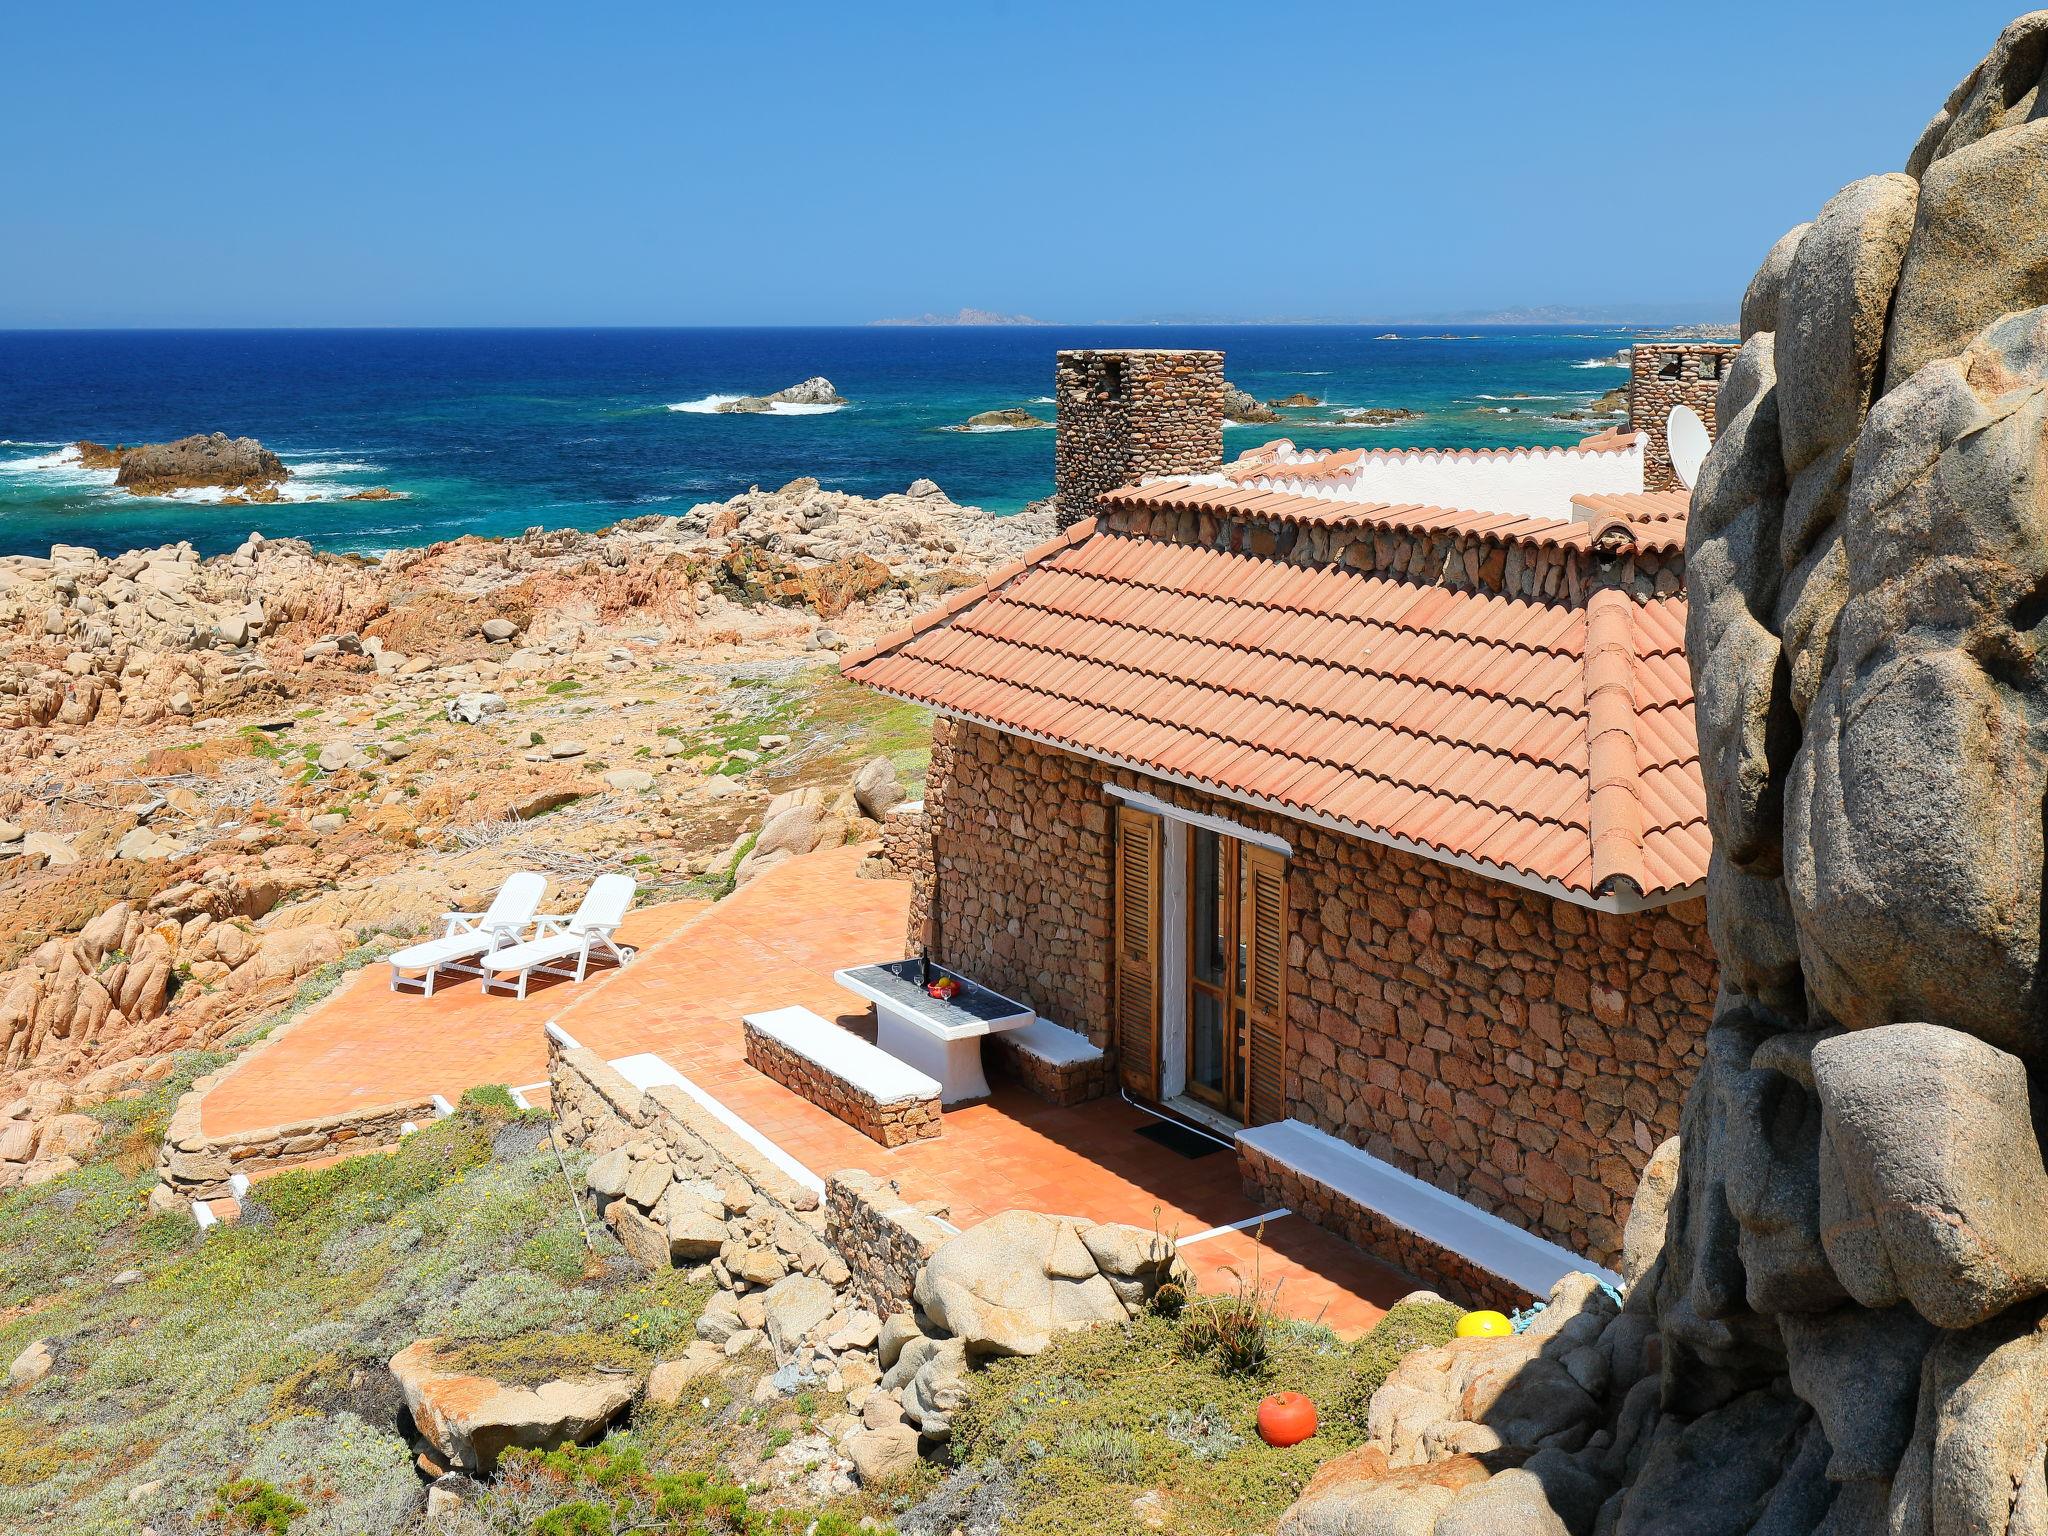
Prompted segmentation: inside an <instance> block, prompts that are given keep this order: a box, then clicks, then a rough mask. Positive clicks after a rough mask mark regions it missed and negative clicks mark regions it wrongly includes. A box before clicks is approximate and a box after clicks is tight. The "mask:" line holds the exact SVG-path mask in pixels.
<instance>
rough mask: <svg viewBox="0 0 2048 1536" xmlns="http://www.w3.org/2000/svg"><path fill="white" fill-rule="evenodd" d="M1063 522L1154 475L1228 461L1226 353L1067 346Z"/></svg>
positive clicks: (1059, 392) (1059, 464)
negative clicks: (1070, 348) (1108, 494)
mask: <svg viewBox="0 0 2048 1536" xmlns="http://www.w3.org/2000/svg"><path fill="white" fill-rule="evenodd" d="M1053 397H1054V399H1055V400H1056V401H1057V402H1058V415H1059V432H1058V444H1057V447H1056V448H1055V450H1054V455H1055V458H1054V470H1053V489H1054V494H1055V496H1056V497H1057V499H1058V502H1059V525H1060V526H1061V527H1062V528H1065V527H1067V526H1069V525H1070V524H1073V523H1078V522H1079V521H1081V519H1083V518H1084V517H1088V516H1091V515H1092V514H1093V513H1094V510H1095V498H1096V497H1098V496H1100V495H1101V494H1102V493H1103V492H1104V491H1110V490H1114V489H1116V487H1118V486H1120V485H1128V484H1130V483H1131V482H1132V481H1134V480H1138V479H1140V478H1142V477H1143V476H1146V475H1187V474H1208V473H1211V472H1213V471H1215V470H1218V469H1221V468H1222V467H1223V354H1222V353H1221V352H1194V351H1169V350H1160V349H1154V348H1138V347H1131V348H1114V349H1109V350H1095V349H1089V350H1086V351H1075V352H1062V353H1060V354H1059V358H1058V361H1057V363H1056V364H1055V367H1054V387H1053Z"/></svg>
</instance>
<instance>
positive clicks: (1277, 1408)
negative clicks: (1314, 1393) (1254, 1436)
mask: <svg viewBox="0 0 2048 1536" xmlns="http://www.w3.org/2000/svg"><path fill="white" fill-rule="evenodd" d="M1315 1432H1316V1405H1315V1404H1314V1403H1312V1402H1310V1401H1309V1400H1308V1399H1307V1398H1306V1397H1304V1396H1302V1395H1301V1393H1299V1392H1276V1393H1274V1394H1273V1395H1272V1396H1271V1397H1269V1398H1267V1399H1266V1400H1265V1401H1264V1402H1262V1403H1260V1404H1259V1438H1260V1439H1261V1440H1263V1441H1265V1442H1266V1444H1268V1445H1299V1444H1301V1442H1302V1441H1304V1440H1306V1439H1307V1438H1308V1437H1309V1436H1310V1435H1313V1434H1314V1433H1315Z"/></svg>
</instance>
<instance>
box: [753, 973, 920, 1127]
mask: <svg viewBox="0 0 2048 1536" xmlns="http://www.w3.org/2000/svg"><path fill="white" fill-rule="evenodd" d="M743 1023H744V1029H745V1034H746V1043H747V1064H748V1065H749V1066H751V1067H753V1068H754V1069H755V1070H756V1071H758V1072H763V1073H766V1074H767V1075H768V1076H769V1077H772V1078H774V1079H775V1081H777V1082H778V1083H780V1084H782V1085H783V1087H785V1088H787V1089H789V1090H790V1091H791V1092H792V1093H796V1094H799V1095H801V1096H802V1097H803V1098H806V1099H809V1100H810V1101H811V1102H812V1103H813V1104H815V1105H817V1106H818V1107H819V1108H820V1109H822V1110H825V1111H826V1112H827V1113H828V1114H831V1115H833V1116H835V1117H836V1118H838V1119H840V1120H844V1121H845V1122H846V1123H847V1124H848V1125H850V1126H852V1127H853V1128H854V1129H855V1130H857V1131H859V1132H861V1133H862V1134H863V1135H865V1136H870V1137H872V1138H873V1139H874V1140H876V1141H878V1142H880V1143H881V1144H882V1145H883V1146H885V1147H900V1146H902V1145H904V1144H905V1143H906V1142H911V1141H917V1140H920V1139H926V1138H930V1137H933V1136H936V1135H938V1134H939V1128H940V1122H939V1091H940V1090H939V1083H938V1080H937V1079H936V1078H933V1077H928V1076H927V1075H926V1074H924V1073H922V1072H920V1071H918V1070H917V1069H916V1068H915V1067H911V1066H907V1065H905V1064H904V1063H903V1062H900V1061H898V1060H897V1059H896V1058H895V1057H893V1056H891V1055H889V1054H888V1053H886V1052H884V1051H881V1050H878V1049H877V1048H876V1047H874V1046H872V1045H870V1044H869V1043H868V1042H867V1041H865V1040H863V1039H861V1038H860V1036H858V1035H855V1034H849V1033H848V1032H847V1031H846V1030H843V1029H841V1028H840V1027H839V1026H838V1025H837V1024H834V1023H833V1022H832V1021H831V1020H830V1019H826V1018H821V1017H819V1016H818V1015H817V1014H815V1013H813V1012H811V1010H810V1009H808V1008H776V1009H773V1010H771V1011H769V1012H767V1013H750V1014H747V1015H746V1016H745V1019H744V1021H743Z"/></svg>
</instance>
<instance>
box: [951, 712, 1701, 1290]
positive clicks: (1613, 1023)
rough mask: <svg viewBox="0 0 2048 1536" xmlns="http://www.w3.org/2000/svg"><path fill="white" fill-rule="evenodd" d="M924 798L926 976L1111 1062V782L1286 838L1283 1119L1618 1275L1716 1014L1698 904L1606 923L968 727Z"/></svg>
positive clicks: (1546, 900)
mask: <svg viewBox="0 0 2048 1536" xmlns="http://www.w3.org/2000/svg"><path fill="white" fill-rule="evenodd" d="M932 782H934V781H928V789H927V795H926V817H927V825H928V826H929V827H930V829H931V835H932V860H933V898H932V899H933V913H934V919H935V920H934V922H933V923H932V925H931V928H932V930H933V931H935V932H936V934H937V937H938V943H937V945H936V949H935V954H934V958H935V959H938V960H940V961H942V962H943V963H945V964H948V965H952V966H957V967H958V968H960V969H961V970H963V971H965V972H966V973H967V974H969V975H972V976H974V977H975V978H976V979H977V980H979V981H981V982H983V983H984V984H986V985H988V986H991V987H993V988H995V989H996V990H997V991H999V992H1002V993H1005V994H1007V995H1008V996H1011V997H1014V998H1017V999H1018V1000H1020V1001H1022V1002H1024V1003H1026V1004H1028V1005H1030V1006H1031V1007H1033V1008H1035V1009H1037V1010H1038V1011H1039V1012H1040V1013H1041V1014H1043V1015H1044V1016H1046V1017H1047V1018H1050V1019H1052V1020H1053V1021H1054V1022H1055V1023H1059V1024H1062V1025H1065V1026H1066V1027H1068V1028H1070V1029H1074V1030H1077V1031H1079V1032H1081V1033H1083V1034H1085V1035H1087V1036H1088V1037H1089V1038H1090V1039H1091V1040H1093V1041H1094V1042H1095V1043H1096V1044H1098V1045H1101V1046H1103V1047H1105V1049H1106V1050H1108V1049H1110V1048H1111V1046H1112V1042H1111V1040H1110V1038H1109V1008H1108V995H1109V965H1110V947H1111V942H1112V921H1113V913H1112V910H1111V908H1112V900H1113V890H1114V886H1113V878H1112V867H1111V853H1112V848H1111V832H1110V828H1111V817H1112V806H1113V800H1112V798H1111V797H1110V796H1109V794H1108V793H1107V791H1108V788H1109V786H1111V785H1118V786H1123V787H1127V788H1134V789H1142V790H1144V791H1145V792H1147V793H1150V794H1152V795H1154V796H1156V797H1157V798H1159V799H1161V800H1164V801H1166V802H1168V803H1170V804H1175V805H1178V806H1181V807H1183V808H1186V809H1190V810H1196V811H1202V812H1206V813H1208V814H1211V815H1215V816H1220V817H1222V818H1224V819H1226V820H1229V821H1232V822H1235V823H1237V824H1239V825H1241V826H1244V827H1246V828H1249V829H1251V830H1255V831H1261V832H1268V833H1272V834H1274V835H1277V836H1280V837H1282V838H1285V839H1286V840H1287V841H1288V842H1289V843H1291V844H1292V845H1293V847H1294V850H1295V852H1294V856H1293V857H1292V858H1291V859H1289V861H1288V902H1289V912H1290V923H1291V926H1292V938H1291V942H1290V948H1289V955H1288V1028H1287V1045H1286V1057H1285V1094H1286V1105H1287V1112H1288V1114H1289V1115H1291V1116H1294V1117H1296V1118H1299V1119H1301V1120H1304V1121H1306V1122H1308V1123H1309V1124H1311V1125H1314V1126H1317V1127H1319V1128H1321V1129H1323V1130H1326V1131H1328V1132H1330V1133H1331V1134H1333V1135H1336V1136H1339V1137H1341V1138H1343V1139H1344V1140H1346V1141H1349V1142H1351V1143H1352V1144H1354V1145H1356V1146H1360V1147H1363V1148H1365V1149H1366V1150H1367V1151H1369V1152H1372V1153H1373V1154H1374V1155H1376V1156H1378V1157H1381V1158H1384V1159H1385V1160H1386V1161H1388V1162H1390V1163H1393V1164H1394V1165H1396V1166H1397V1167H1400V1168H1403V1169H1405V1170H1407V1171H1408V1172H1410V1173H1413V1174H1415V1175H1417V1176H1418V1177H1420V1178H1423V1179H1426V1180H1428V1181H1429V1182H1431V1183H1433V1184H1436V1185H1438V1186H1439V1187H1441V1188H1444V1189H1447V1190H1450V1191H1451V1192H1453V1193H1455V1194H1457V1195H1459V1196H1461V1197H1463V1198H1464V1199H1467V1200H1469V1201H1471V1202H1472V1203H1473V1204H1475V1205H1477V1206H1479V1207H1481V1208H1482V1209H1485V1210H1489V1211H1492V1212H1494V1213H1496V1214H1498V1215H1500V1216H1502V1217H1504V1218H1505V1219H1507V1220H1509V1221H1512V1222H1514V1223H1515V1224H1516V1225H1518V1226H1521V1227H1524V1228H1526V1229H1527V1230H1530V1231H1533V1232H1536V1233H1538V1234H1540V1235H1542V1236H1544V1237H1547V1238H1549V1239H1551V1240H1552V1241H1554V1242H1559V1243H1562V1244H1564V1245H1565V1246H1567V1247H1570V1248H1573V1249H1575V1250H1577V1251H1579V1252H1581V1253H1583V1254H1585V1255H1586V1256H1587V1257H1589V1258H1591V1259H1594V1260H1596V1261H1597V1262H1600V1263H1603V1264H1609V1265H1612V1264H1613V1263H1614V1262H1615V1260H1616V1259H1617V1258H1618V1256H1619V1254H1620V1251H1621V1229H1622V1224H1623V1222H1624V1221H1625V1220H1626V1218H1627V1213H1628V1203H1629V1201H1630V1199H1631V1198H1632V1196H1633V1193H1634V1190H1635V1185H1636V1180H1637V1176H1638V1175H1639V1174H1640V1172H1641V1170H1642V1167H1643V1165H1644V1163H1645V1162H1647V1161H1648V1159H1649V1156H1650V1153H1651V1152H1652V1151H1653V1150H1655V1148H1656V1147H1657V1146H1658V1144H1659V1143H1660V1142H1662V1141H1663V1140H1664V1139H1665V1138H1666V1137H1668V1136H1671V1135H1673V1134H1675V1133H1676V1131H1677V1129H1678V1112H1679V1104H1680V1100H1681V1098H1682V1096H1683V1094H1684V1090H1685V1086H1686V1084H1687V1083H1689V1082H1690V1081H1691V1078H1692V1076H1693V1073H1694V1071H1695V1070H1696V1068H1697V1066H1698V1064H1699V1060H1700V1053H1701V1042H1702V1038H1703V1036H1704V1033H1705V1030H1706V1026H1707V1021H1708V1019H1709V1017H1710V1016H1711V1013H1712V1005H1713V998H1714V992H1715V987H1716V983H1717V972H1716V966H1715V961H1714V957H1713V951H1712V948H1711V947H1710V945H1709V943H1708V939H1707V930H1706V914H1705V908H1704V903H1702V902H1700V901H1698V900H1692V901H1686V902H1680V903H1676V904H1674V905H1671V906H1667V907H1663V908H1660V909H1657V910H1654V911H1650V912H1644V913H1637V914H1632V915H1615V914H1608V913H1600V912H1594V911H1591V910H1589V909H1587V908H1584V907H1580V906H1577V905H1574V904H1572V903H1568V902H1563V901H1558V900H1556V899H1554V898H1552V897H1549V896H1547V895H1544V894H1541V893H1538V892H1534V891H1529V890H1524V889H1522V888H1520V887H1516V886H1511V885H1508V884H1506V883H1504V882H1500V881H1496V880H1491V879H1488V878H1486V877H1484V876H1481V875H1477V874H1472V873H1468V872H1466V871H1463V870H1459V869H1455V868H1453V867H1451V866H1449V865H1446V864H1442V863H1440V862H1437V861H1435V860H1431V859H1426V858H1423V857H1421V856H1420V855H1416V854H1411V853H1408V852H1405V851H1403V850H1399V849H1391V848H1385V847H1381V846H1379V845H1377V844H1372V843H1367V842H1365V841H1363V840H1360V839H1356V838H1351V837H1346V836H1343V835H1341V834H1338V833H1334V832H1326V831H1323V830H1320V829H1318V828H1314V827H1311V826H1308V825H1306V824H1303V823H1300V822H1295V821H1292V820H1289V819H1286V818H1282V817H1279V816H1275V815H1272V814H1269V813H1266V812H1262V811H1258V810H1253V809H1250V808H1247V807H1243V806H1238V805H1235V804H1233V803H1231V802H1227V801H1224V800H1221V799H1218V798H1216V797H1213V796H1208V795H1203V794H1200V793H1197V792H1194V791H1189V790H1184V789H1181V788H1179V787H1178V786H1175V785H1171V784H1167V783H1164V782H1162V781H1158V780H1153V779H1149V778H1146V777H1144V776H1142V775H1139V774H1136V773H1134V772H1130V771H1127V770H1123V769H1115V768H1110V767H1107V766H1105V765H1102V764H1098V763H1096V762H1094V761H1092V760H1090V759H1087V758H1082V757H1079V756H1076V755H1074V754H1071V753H1067V752H1063V751H1060V750H1058V749H1055V748H1051V747H1046V746H1041V745H1039V744H1037V743H1034V742H1031V741H1028V740H1025V739H1023V738H1020V737H1015V736H1011V735H1007V734H1005V733H1001V732H997V731H993V730H990V729H987V728H984V727H981V726H976V725H971V724H966V723H961V722H954V723H952V724H951V726H950V729H949V761H948V773H947V777H946V781H945V783H944V785H943V787H942V790H941V792H940V793H937V794H934V793H933V792H932V790H931V788H930V787H929V785H930V784H931V783H932ZM935 808H936V809H935ZM915 939H916V935H915V934H913V941H915ZM1112 1070H1113V1068H1112Z"/></svg>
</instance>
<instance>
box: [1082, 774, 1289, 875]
mask: <svg viewBox="0 0 2048 1536" xmlns="http://www.w3.org/2000/svg"><path fill="white" fill-rule="evenodd" d="M1103 788H1104V789H1105V790H1107V791H1108V792H1109V793H1110V794H1111V795H1114V796H1115V797H1116V798H1117V799H1119V800H1121V801H1123V802H1124V804H1126V805H1128V806H1131V807H1133V808H1134V809H1136V810H1140V811H1150V812H1151V813H1152V814H1153V815H1154V816H1163V817H1165V818H1166V819H1167V820H1168V821H1178V822H1180V823H1182V824H1183V825H1185V826H1190V827H1200V828H1202V829H1203V830H1204V831H1208V832H1214V833H1216V834H1218V835H1219V836H1222V837H1234V838H1236V839H1237V840H1238V841H1239V842H1241V843H1251V844H1254V845H1255V846H1257V847H1260V848H1270V849H1271V850H1272V851H1273V852H1275V853H1277V854H1279V855H1280V856H1281V857H1282V858H1283V859H1291V858H1293V857H1294V845H1293V844H1292V843H1290V842H1288V841H1287V839H1286V838H1284V837H1275V836H1274V835H1273V834H1272V833H1270V832H1255V831H1253V830H1252V829H1251V828H1250V827H1247V826H1245V825H1243V824H1242V823H1240V822H1235V821H1231V820H1229V819H1227V818H1225V817H1222V816H1211V815H1209V814H1208V813H1207V812H1204V811H1191V810H1188V809H1186V808H1185V807H1184V806H1178V805H1173V804H1171V803H1169V802H1167V801H1165V800H1161V799H1160V798H1159V797H1158V796H1156V795H1148V794H1146V793H1145V791H1143V790H1142V789H1126V788H1125V787H1124V786H1123V785H1121V784H1105V785H1103Z"/></svg>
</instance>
